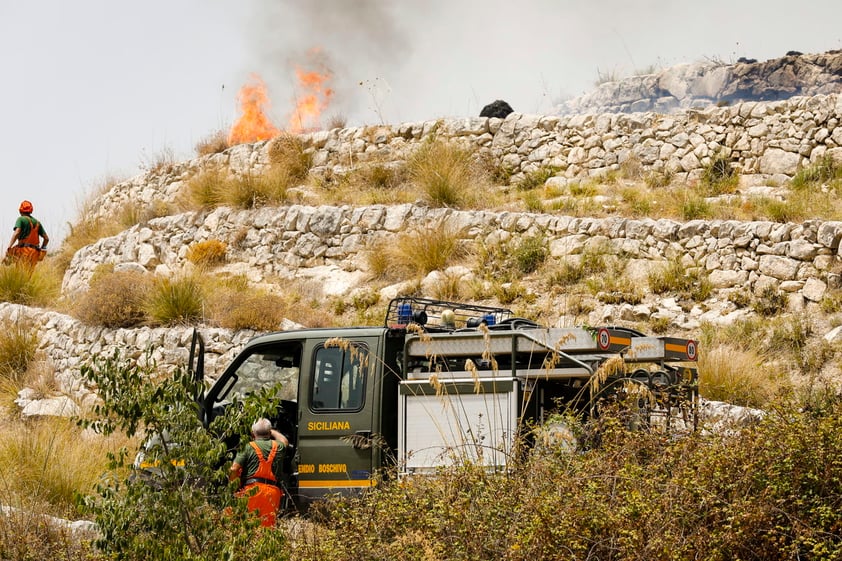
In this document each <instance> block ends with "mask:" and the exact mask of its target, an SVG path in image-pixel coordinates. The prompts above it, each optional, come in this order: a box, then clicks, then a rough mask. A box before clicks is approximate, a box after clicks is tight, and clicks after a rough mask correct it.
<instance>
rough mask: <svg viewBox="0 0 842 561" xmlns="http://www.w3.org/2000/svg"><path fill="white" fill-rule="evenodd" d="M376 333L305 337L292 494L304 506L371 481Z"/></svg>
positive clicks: (377, 370)
mask: <svg viewBox="0 0 842 561" xmlns="http://www.w3.org/2000/svg"><path fill="white" fill-rule="evenodd" d="M379 343H380V338H379V337H377V336H349V337H347V338H341V339H326V338H320V339H315V338H314V339H309V340H307V342H306V345H305V355H306V357H307V360H306V362H307V364H308V366H307V372H306V375H305V374H302V378H301V387H300V394H299V395H301V398H302V399H301V403H300V404H299V405H300V407H299V410H300V414H299V432H298V444H299V446H298V450H299V463H298V486H299V488H298V492H299V494H300V496H301V499H302V501H303V502H304V503H305V504H307V503H310V502H311V501H313V500H315V499H318V498H321V497H324V496H325V495H329V494H336V493H338V494H344V495H347V494H355V493H359V492H361V491H363V490H365V489H367V488H369V487H371V486H372V485H373V484H374V474H375V470H376V469H377V467H379V466H377V465H375V464H376V463H377V461H379V460H378V458H379V450H377V447H378V444H377V438H376V435H375V434H374V432H376V428H375V427H376V424H375V418H376V417H377V415H379V407H380V396H379V392H380V390H381V388H380V383H379V376H380V373H381V370H382V361H379V360H378V359H377V357H378V351H379V348H378V344H379Z"/></svg>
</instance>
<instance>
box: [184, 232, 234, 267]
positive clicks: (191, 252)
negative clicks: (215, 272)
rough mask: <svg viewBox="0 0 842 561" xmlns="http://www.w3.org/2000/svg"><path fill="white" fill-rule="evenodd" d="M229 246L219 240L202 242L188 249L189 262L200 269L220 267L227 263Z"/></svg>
mask: <svg viewBox="0 0 842 561" xmlns="http://www.w3.org/2000/svg"><path fill="white" fill-rule="evenodd" d="M227 251H228V245H227V244H226V243H225V242H223V241H220V240H217V239H209V240H202V241H200V242H196V243H194V244H192V245H191V246H190V247H188V248H187V260H188V261H190V262H191V263H193V264H194V265H199V266H200V267H208V266H211V265H219V264H222V263H224V262H225V254H226V252H227Z"/></svg>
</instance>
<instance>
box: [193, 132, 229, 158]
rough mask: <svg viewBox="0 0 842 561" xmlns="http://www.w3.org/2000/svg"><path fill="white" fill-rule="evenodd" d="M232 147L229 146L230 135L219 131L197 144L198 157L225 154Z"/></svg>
mask: <svg viewBox="0 0 842 561" xmlns="http://www.w3.org/2000/svg"><path fill="white" fill-rule="evenodd" d="M230 147H231V145H230V144H228V133H227V132H225V131H223V130H218V131H214V132H212V133H210V134H209V135H207V136H206V137H204V138H203V139H201V140H200V141H199V142H197V143H196V155H197V156H209V155H211V154H219V153H221V152H225V151H226V150H228V148H230Z"/></svg>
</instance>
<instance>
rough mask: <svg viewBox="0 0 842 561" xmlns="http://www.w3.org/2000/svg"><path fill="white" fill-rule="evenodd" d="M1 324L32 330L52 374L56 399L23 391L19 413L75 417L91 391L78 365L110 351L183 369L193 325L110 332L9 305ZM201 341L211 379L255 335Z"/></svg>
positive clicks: (217, 334)
mask: <svg viewBox="0 0 842 561" xmlns="http://www.w3.org/2000/svg"><path fill="white" fill-rule="evenodd" d="M0 322H3V323H4V324H7V322H8V323H9V324H15V325H24V326H28V327H32V328H33V329H34V331H35V333H37V336H38V346H37V349H36V357H37V359H39V360H41V361H43V362H44V365H45V366H44V368H45V369H46V370H48V371H50V372H52V373H53V374H54V379H55V384H56V389H57V390H58V392H57V394H58V395H57V396H45V395H42V394H41V393H40V392H37V391H35V390H32V389H27V390H24V391H22V392H21V393H20V395H19V398H18V400H17V404H18V406H19V407H20V408H21V412H22V414H24V415H26V416H36V415H62V416H69V415H73V414H76V413H78V412H79V411H80V409H81V408H85V407H88V406H90V405H92V404H93V400H94V399H95V391H94V388H91V387H88V386H87V385H86V384H85V383H84V381H83V379H82V377H81V375H80V372H81V367H82V366H83V365H84V364H88V363H89V362H90V361H91V359H92V358H94V357H96V356H99V357H110V356H113V354H114V352H115V351H118V352H119V354H120V356H121V357H123V358H125V359H130V360H137V361H139V362H140V363H142V364H143V363H145V362H146V361H154V363H155V364H157V365H159V366H160V367H161V368H163V369H165V370H170V369H173V368H176V367H179V366H180V367H185V366H186V365H187V357H188V353H189V349H190V341H191V338H192V335H193V328H192V327H177V326H176V327H167V328H151V327H142V328H134V329H109V328H104V327H98V326H96V327H95V326H88V325H85V324H83V323H82V322H80V321H79V320H77V319H75V318H73V317H71V316H68V315H65V314H61V313H58V312H53V311H48V310H42V309H38V308H31V307H28V306H22V305H19V304H10V303H8V302H3V303H0ZM201 333H202V335H203V337H204V338H205V343H206V350H207V354H206V362H205V366H206V372H207V374H208V376H209V377H211V378H213V377H216V376H217V375H218V374H220V373H221V371H222V369H223V368H224V367H225V366H227V365H228V363H230V362H231V360H232V359H233V358H234V355H235V354H236V353H237V352H238V351H239V350H240V349H241V348H242V346H243V345H244V344H245V343H246V341H248V339H249V338H251V337H252V336H254V335H255V332H253V331H249V330H242V331H238V332H231V331H229V330H226V329H219V328H211V327H203V328H201Z"/></svg>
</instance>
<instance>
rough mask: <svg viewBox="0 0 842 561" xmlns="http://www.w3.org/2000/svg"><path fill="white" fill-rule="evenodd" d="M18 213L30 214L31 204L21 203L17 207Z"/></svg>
mask: <svg viewBox="0 0 842 561" xmlns="http://www.w3.org/2000/svg"><path fill="white" fill-rule="evenodd" d="M18 212H20V213H21V214H32V203H30V202H29V201H23V202H22V203H21V204H20V207H18Z"/></svg>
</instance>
